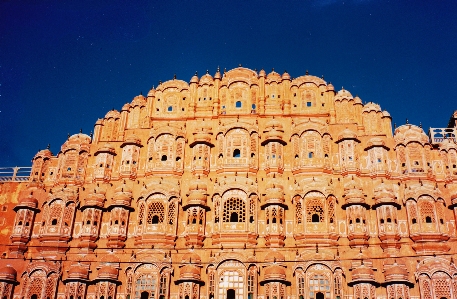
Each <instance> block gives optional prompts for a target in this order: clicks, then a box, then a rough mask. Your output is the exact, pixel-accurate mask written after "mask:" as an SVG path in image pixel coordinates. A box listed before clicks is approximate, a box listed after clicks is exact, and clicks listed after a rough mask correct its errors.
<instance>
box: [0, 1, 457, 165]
mask: <svg viewBox="0 0 457 299" xmlns="http://www.w3.org/2000/svg"><path fill="white" fill-rule="evenodd" d="M456 15H457V2H456V1H401V0H396V1H387V0H347V1H337V0H319V1H318V0H311V1H131V2H128V1H117V0H112V1H86V0H79V1H63V0H60V1H45V0H42V1H20V0H14V1H13V0H11V1H5V0H3V1H0V138H1V142H0V167H3V166H16V165H17V166H30V164H31V163H30V160H31V159H32V157H33V156H34V155H35V153H36V152H37V151H38V150H40V149H43V148H45V147H46V146H47V144H48V143H50V144H51V150H52V152H53V153H54V154H55V153H57V152H58V151H59V150H60V146H61V145H62V143H64V142H65V140H66V138H67V134H68V133H70V134H74V133H77V132H79V130H80V129H82V131H83V132H85V133H89V132H90V131H91V130H93V126H94V124H95V121H96V120H97V119H98V118H102V117H103V116H104V115H105V114H106V112H107V111H108V110H110V109H112V108H115V109H117V110H120V108H121V107H122V106H123V104H125V103H127V102H130V101H131V100H132V99H133V97H134V96H136V95H138V94H139V93H140V92H143V94H146V93H147V91H148V90H149V89H150V88H151V87H152V86H153V85H156V86H157V83H158V81H159V80H162V81H165V80H169V79H172V78H173V75H174V74H175V73H176V75H177V78H178V79H182V80H185V81H189V80H190V78H191V77H192V75H193V74H194V73H195V71H198V73H199V74H200V75H202V74H204V73H205V72H206V70H209V71H210V73H211V74H214V73H215V71H216V69H217V67H218V66H220V67H221V68H222V69H223V68H227V69H231V68H234V67H237V66H238V65H239V64H242V65H243V66H245V67H248V68H251V69H258V70H260V69H261V68H264V69H265V70H266V71H267V72H269V71H271V69H272V68H275V70H276V71H278V72H280V73H282V72H283V71H284V70H287V71H288V72H289V73H290V74H291V76H293V77H297V76H300V75H303V74H304V73H305V71H306V70H309V73H310V74H312V75H316V76H321V75H324V76H325V79H326V80H327V81H331V82H332V84H333V85H334V86H335V88H336V89H340V88H341V87H342V86H344V88H345V89H348V90H349V91H350V92H351V93H352V94H353V95H356V94H357V95H359V97H360V98H361V99H362V101H363V102H370V101H372V102H375V103H378V104H380V105H381V108H382V109H384V110H387V111H389V112H390V113H391V115H392V117H393V122H394V123H396V124H397V125H401V124H404V123H405V119H406V118H408V120H409V123H413V124H419V123H422V125H423V127H424V129H425V130H426V131H428V128H429V127H445V126H446V125H447V122H448V120H449V117H450V115H451V114H452V112H453V111H454V110H456V109H457V105H456V101H455V99H454V95H453V94H454V92H455V90H456V87H457V81H456V79H455V73H456V71H457V55H456V53H457V51H456V49H457V18H456V17H455V16H456Z"/></svg>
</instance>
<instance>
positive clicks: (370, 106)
mask: <svg viewBox="0 0 457 299" xmlns="http://www.w3.org/2000/svg"><path fill="white" fill-rule="evenodd" d="M371 111H374V112H381V107H380V106H379V105H378V104H375V103H373V102H369V103H366V104H365V106H363V109H362V112H371Z"/></svg>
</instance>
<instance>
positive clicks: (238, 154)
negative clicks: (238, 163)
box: [233, 148, 241, 158]
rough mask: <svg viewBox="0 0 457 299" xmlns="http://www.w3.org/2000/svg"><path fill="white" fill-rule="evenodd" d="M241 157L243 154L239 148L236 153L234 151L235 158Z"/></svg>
mask: <svg viewBox="0 0 457 299" xmlns="http://www.w3.org/2000/svg"><path fill="white" fill-rule="evenodd" d="M240 157H241V152H240V150H239V149H238V148H236V149H235V150H234V151H233V158H240Z"/></svg>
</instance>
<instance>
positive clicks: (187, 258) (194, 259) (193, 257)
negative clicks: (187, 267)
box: [181, 252, 202, 264]
mask: <svg viewBox="0 0 457 299" xmlns="http://www.w3.org/2000/svg"><path fill="white" fill-rule="evenodd" d="M201 261H202V260H201V258H200V256H199V255H198V254H196V253H193V252H189V253H186V254H185V255H183V256H182V258H181V263H192V264H199V263H201Z"/></svg>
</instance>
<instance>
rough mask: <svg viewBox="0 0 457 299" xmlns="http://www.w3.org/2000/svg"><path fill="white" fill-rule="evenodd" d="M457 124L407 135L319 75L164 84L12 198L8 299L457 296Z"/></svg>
mask: <svg viewBox="0 0 457 299" xmlns="http://www.w3.org/2000/svg"><path fill="white" fill-rule="evenodd" d="M456 118H457V113H455V114H454V115H453V117H452V118H451V122H450V123H449V126H448V128H446V129H432V130H431V131H430V135H429V136H427V135H426V134H425V133H424V131H423V130H422V128H421V127H418V126H415V125H411V124H405V125H402V126H399V127H397V128H394V130H393V129H392V124H391V117H390V115H389V113H388V112H386V111H383V110H381V108H380V106H379V105H377V104H374V103H371V102H370V103H366V104H364V103H363V102H362V101H361V99H360V98H359V97H357V96H356V97H354V96H352V95H351V93H350V92H349V91H347V90H345V89H341V90H340V91H335V89H334V87H333V86H332V84H330V83H328V82H326V81H324V79H323V78H318V77H315V76H311V75H309V74H308V73H306V75H304V76H300V77H298V78H291V77H290V75H289V74H287V73H283V74H282V75H280V74H278V73H276V72H274V71H272V72H271V73H269V74H266V73H265V71H263V70H261V71H260V72H257V71H253V70H250V69H247V68H243V67H238V68H235V69H233V70H230V71H224V72H223V73H222V74H221V73H220V72H219V70H218V71H217V72H216V74H215V75H214V77H213V76H211V75H209V74H208V73H207V74H205V75H204V76H202V77H200V78H199V77H198V76H197V75H195V76H193V77H192V78H191V80H190V82H189V83H188V82H185V81H181V80H178V79H176V78H174V79H172V80H169V81H167V82H164V83H160V84H159V86H157V88H153V89H151V90H150V91H149V93H148V94H147V96H143V95H139V96H136V97H135V98H134V99H133V101H132V102H131V103H128V104H125V105H124V106H123V107H122V109H121V110H120V111H116V110H112V111H109V112H108V113H107V114H106V116H105V117H104V118H102V119H99V120H98V121H97V122H96V123H95V128H94V134H93V135H91V136H88V135H85V134H82V133H79V134H75V135H73V136H69V138H68V139H67V140H66V141H65V143H64V144H63V145H62V147H61V149H60V151H59V152H58V153H56V154H55V155H54V154H52V153H51V152H50V150H49V149H45V150H42V151H40V152H38V153H37V154H36V155H35V157H34V158H33V160H32V170H31V173H30V178H29V181H27V182H3V183H2V184H1V185H0V188H1V193H0V204H1V208H0V234H1V240H2V241H1V244H0V254H1V259H0V298H1V299H197V298H204V299H216V298H217V299H219V298H221V299H222V298H227V299H241V298H248V299H251V298H261V299H342V298H347V299H374V298H384V299H400V298H401V299H409V298H411V299H413V298H423V299H435V298H436V299H443V298H446V299H450V298H457V266H456V265H455V263H454V257H455V255H456V253H457V247H456V246H455V245H456V222H455V220H456V217H457V167H456V165H457V145H456V143H455V133H456V128H455V119H456ZM392 130H393V132H392Z"/></svg>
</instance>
